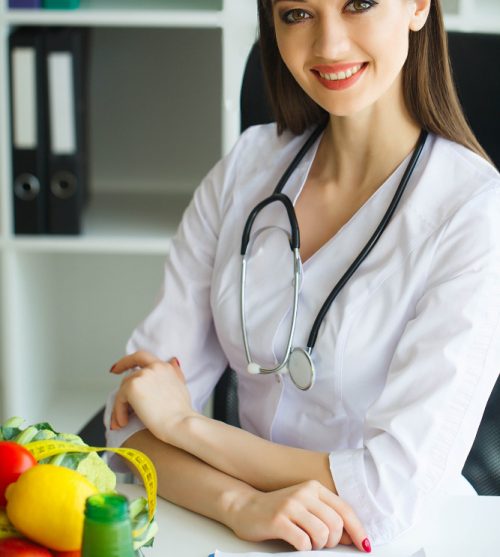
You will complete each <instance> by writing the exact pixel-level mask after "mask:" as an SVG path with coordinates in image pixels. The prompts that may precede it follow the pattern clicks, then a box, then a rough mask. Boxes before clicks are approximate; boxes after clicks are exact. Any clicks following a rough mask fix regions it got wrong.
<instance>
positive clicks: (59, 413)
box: [0, 0, 257, 431]
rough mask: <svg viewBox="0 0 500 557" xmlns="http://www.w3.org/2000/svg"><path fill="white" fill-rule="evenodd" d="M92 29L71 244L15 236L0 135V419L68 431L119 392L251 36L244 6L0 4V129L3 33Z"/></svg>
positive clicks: (2, 134)
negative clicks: (85, 161) (124, 363)
mask: <svg viewBox="0 0 500 557" xmlns="http://www.w3.org/2000/svg"><path fill="white" fill-rule="evenodd" d="M21 25H22V26H24V25H27V26H85V27H88V28H89V29H90V37H91V38H90V44H91V46H90V96H89V106H90V110H89V129H90V141H89V145H90V168H89V173H90V202H89V204H88V206H87V208H86V210H85V212H84V225H83V233H82V234H81V235H80V236H77V237H68V236H66V237H64V236H45V235H43V236H15V235H14V234H13V231H12V230H13V218H12V214H11V206H12V196H11V191H10V183H11V179H10V173H11V161H10V129H9V126H5V125H4V126H2V127H1V130H0V295H1V298H0V370H1V377H0V379H1V400H0V419H1V420H3V419H5V418H7V417H8V416H10V415H14V414H16V415H21V416H23V417H25V418H26V420H27V421H28V422H33V421H38V420H47V421H50V422H52V423H53V425H54V427H55V428H56V429H60V430H64V431H76V430H78V429H79V427H80V426H81V425H83V423H84V422H85V421H86V419H87V418H88V417H90V416H91V415H92V414H93V412H95V411H96V410H97V409H98V408H99V407H100V406H102V404H103V402H104V400H105V397H106V395H107V392H108V391H109V390H110V389H111V388H112V387H113V386H114V385H116V384H117V380H116V379H115V378H112V377H110V376H109V373H108V369H109V367H110V366H111V364H113V363H114V361H115V360H116V359H118V358H119V357H121V356H122V355H123V352H124V347H125V342H126V340H127V338H128V336H129V335H130V333H131V331H132V329H133V328H134V327H135V326H136V325H137V323H139V322H140V321H141V320H142V319H143V318H144V316H145V315H146V313H147V312H148V311H149V310H150V309H151V308H152V307H153V304H154V301H155V299H156V296H157V293H158V291H159V287H160V283H161V277H162V268H163V264H164V259H165V255H166V254H167V252H168V247H169V241H170V238H171V237H172V235H173V234H174V232H175V230H176V228H177V225H178V223H179V222H180V219H181V216H182V213H183V211H184V209H185V207H186V206H187V204H188V202H189V200H190V197H191V195H192V193H193V191H194V189H195V188H196V186H197V185H198V184H199V182H200V180H201V179H202V178H203V176H204V175H205V174H206V173H207V172H208V170H209V169H210V168H211V166H213V164H214V163H215V162H216V161H217V160H218V159H220V158H221V156H222V155H224V154H225V153H226V152H227V151H228V150H229V149H230V148H231V146H232V145H233V143H234V142H235V140H236V139H237V137H238V134H239V94H240V84H241V79H242V74H243V69H244V64H245V61H246V57H247V55H248V53H249V51H250V47H251V45H252V43H253V42H254V40H255V37H256V29H257V18H256V10H255V4H254V1H253V0H225V1H224V2H223V1H222V0H145V1H142V2H140V3H139V2H134V1H132V0H114V1H113V0H82V5H81V8H80V9H78V10H72V11H52V10H50V11H49V10H9V9H8V8H7V0H0V33H1V40H0V76H1V77H0V79H1V83H2V85H1V89H0V121H2V122H9V109H8V107H9V98H8V93H9V92H8V75H9V73H8V36H9V32H10V31H11V30H12V29H13V28H15V27H17V26H21Z"/></svg>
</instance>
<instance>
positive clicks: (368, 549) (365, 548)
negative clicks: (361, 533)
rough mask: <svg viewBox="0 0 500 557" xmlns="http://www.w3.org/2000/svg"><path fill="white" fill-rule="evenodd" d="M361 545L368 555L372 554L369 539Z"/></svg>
mask: <svg viewBox="0 0 500 557" xmlns="http://www.w3.org/2000/svg"><path fill="white" fill-rule="evenodd" d="M361 545H362V546H363V549H364V550H365V551H366V553H371V552H372V546H371V544H370V540H369V539H368V538H365V539H364V540H363V541H362V542H361Z"/></svg>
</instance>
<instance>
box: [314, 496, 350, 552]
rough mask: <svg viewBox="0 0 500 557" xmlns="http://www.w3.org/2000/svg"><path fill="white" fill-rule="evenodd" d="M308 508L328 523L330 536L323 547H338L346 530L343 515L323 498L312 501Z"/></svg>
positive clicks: (323, 521)
mask: <svg viewBox="0 0 500 557" xmlns="http://www.w3.org/2000/svg"><path fill="white" fill-rule="evenodd" d="M307 508H308V510H309V511H310V512H311V513H313V514H314V515H315V516H316V517H318V518H319V520H321V522H322V523H323V524H325V525H326V527H327V529H328V536H327V539H326V542H325V545H324V546H323V547H336V546H337V545H338V544H339V542H340V540H341V538H342V533H343V531H344V522H343V520H342V517H341V516H340V515H339V514H338V513H337V512H336V511H334V510H333V509H332V508H331V507H330V506H329V505H327V504H326V503H324V502H323V501H321V500H318V499H316V500H314V501H311V502H310V503H309V504H308V505H307Z"/></svg>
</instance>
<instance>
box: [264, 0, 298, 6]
mask: <svg viewBox="0 0 500 557" xmlns="http://www.w3.org/2000/svg"><path fill="white" fill-rule="evenodd" d="M289 1H290V0H273V2H272V4H273V6H276V4H279V3H280V2H289ZM294 1H295V2H302V3H303V4H304V3H305V2H306V0H294Z"/></svg>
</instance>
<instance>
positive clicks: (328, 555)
mask: <svg viewBox="0 0 500 557" xmlns="http://www.w3.org/2000/svg"><path fill="white" fill-rule="evenodd" d="M319 554H320V555H319ZM353 554H357V555H360V551H359V550H358V549H356V548H354V547H353V546H345V548H344V547H343V546H340V545H338V546H337V547H336V548H335V551H328V550H325V549H323V550H321V551H287V552H285V553H257V552H254V553H225V552H224V551H219V550H218V549H216V550H215V552H214V553H211V554H210V555H209V557H314V556H315V555H316V557H337V556H338V555H353ZM401 557H425V551H424V549H423V548H421V549H419V551H417V552H416V553H413V554H412V555H405V556H403V555H401Z"/></svg>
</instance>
